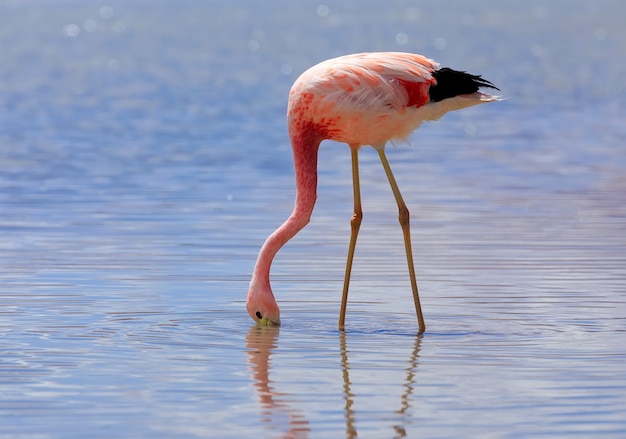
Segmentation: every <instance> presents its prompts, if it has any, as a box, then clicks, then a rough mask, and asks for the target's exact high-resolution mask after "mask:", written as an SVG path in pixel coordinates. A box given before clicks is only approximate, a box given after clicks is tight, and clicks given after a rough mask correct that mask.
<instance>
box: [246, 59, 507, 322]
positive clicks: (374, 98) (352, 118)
mask: <svg viewBox="0 0 626 439" xmlns="http://www.w3.org/2000/svg"><path fill="white" fill-rule="evenodd" d="M481 87H489V88H493V89H496V90H497V87H495V86H494V85H493V84H492V83H491V82H489V81H487V80H485V79H482V78H481V77H480V76H476V75H470V74H469V73H466V72H462V71H456V70H452V69H449V68H441V69H440V68H439V64H437V63H436V62H434V61H432V60H430V59H428V58H425V57H423V56H421V55H415V54H410V53H398V52H381V53H360V54H355V55H346V56H341V57H339V58H334V59H330V60H327V61H324V62H322V63H320V64H317V65H315V66H313V67H311V68H310V69H309V70H307V71H306V72H304V73H303V74H302V75H300V77H299V78H298V79H297V80H296V82H295V83H294V84H293V86H292V87H291V92H290V93H289V106H288V110H287V120H288V124H289V136H290V138H291V145H292V148H293V157H294V164H295V173H296V201H295V206H294V209H293V212H292V213H291V215H290V216H289V218H288V219H287V220H286V221H285V222H284V223H283V224H282V225H281V226H280V227H279V228H278V229H276V231H274V233H272V234H271V235H270V236H269V237H268V238H267V240H266V241H265V243H264V244H263V247H262V248H261V251H260V252H259V256H258V259H257V261H256V265H255V267H254V272H253V274H252V280H251V281H250V288H249V291H248V297H247V301H246V307H247V309H248V313H249V314H250V316H251V317H252V318H253V319H254V320H255V321H257V323H258V324H260V325H279V324H280V311H279V309H278V304H277V303H276V300H275V299H274V294H273V293H272V289H271V287H270V267H271V264H272V260H273V259H274V256H275V255H276V253H277V252H278V250H279V249H280V248H281V247H282V246H283V245H284V244H285V243H286V242H287V241H289V240H290V239H291V238H292V237H293V236H294V235H295V234H296V233H298V232H299V231H300V230H301V229H302V228H303V227H304V226H306V225H307V224H308V222H309V219H310V217H311V213H312V212H313V207H314V206H315V200H316V196H317V195H316V191H317V153H318V148H319V145H320V143H321V142H322V140H324V139H330V140H335V141H338V142H345V143H347V144H348V145H349V146H350V152H351V154H352V178H353V180H352V181H353V189H354V214H353V215H352V219H351V221H350V224H351V234H350V243H349V247H348V258H347V263H346V271H345V277H344V284H343V294H342V298H341V309H340V313H339V329H340V330H343V329H344V327H345V314H346V304H347V301H348V287H349V284H350V273H351V270H352V259H353V256H354V249H355V246H356V240H357V236H358V233H359V227H360V224H361V218H362V216H363V214H362V211H361V195H360V188H359V164H358V152H359V149H360V147H361V146H363V145H370V146H372V147H374V149H376V151H377V152H378V155H379V156H380V161H381V163H382V165H383V168H384V170H385V174H386V175H387V178H388V180H389V184H390V185H391V190H392V191H393V194H394V197H395V199H396V202H397V204H398V210H399V221H400V225H401V227H402V232H403V234H404V246H405V252H406V259H407V263H408V267H409V276H410V280H411V288H412V290H413V299H414V302H415V312H416V314H417V320H418V325H419V332H420V333H422V332H424V331H425V330H426V325H425V323H424V316H423V314H422V309H421V305H420V301H419V295H418V290H417V282H416V280H415V268H414V265H413V254H412V249H411V235H410V226H409V211H408V209H407V207H406V204H405V203H404V200H403V199H402V195H401V194H400V190H399V189H398V185H397V184H396V180H395V178H394V176H393V173H392V172H391V168H390V167H389V162H388V161H387V157H386V156H385V144H386V143H387V142H388V141H389V140H403V139H406V138H407V137H408V136H409V135H410V134H411V133H412V132H413V131H414V130H415V129H416V128H417V127H419V125H420V124H421V123H422V122H423V121H429V120H437V119H439V118H440V117H441V116H443V115H444V114H445V113H447V112H448V111H452V110H459V109H462V108H466V107H471V106H473V105H477V104H482V103H485V102H492V101H496V100H498V97H496V96H491V95H488V94H484V93H480V92H479V91H478V90H479V88H481Z"/></svg>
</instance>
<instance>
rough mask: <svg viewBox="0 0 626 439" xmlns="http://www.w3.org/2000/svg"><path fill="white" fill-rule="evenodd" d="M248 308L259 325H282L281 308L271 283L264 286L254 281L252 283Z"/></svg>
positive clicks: (247, 301)
mask: <svg viewBox="0 0 626 439" xmlns="http://www.w3.org/2000/svg"><path fill="white" fill-rule="evenodd" d="M246 308H247V309H248V314H250V317H252V320H254V321H255V322H256V323H257V325H258V326H278V325H280V310H279V309H278V304H277V303H276V299H274V294H273V293H272V289H271V288H270V286H269V284H268V285H266V286H263V287H261V286H259V285H256V284H254V283H253V284H251V285H250V289H249V290H248V298H247V299H246Z"/></svg>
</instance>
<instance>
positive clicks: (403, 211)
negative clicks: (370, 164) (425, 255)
mask: <svg viewBox="0 0 626 439" xmlns="http://www.w3.org/2000/svg"><path fill="white" fill-rule="evenodd" d="M376 150H377V151H378V156H379V157H380V161H381V163H382V164H383V168H384V169H385V174H387V179H388V180H389V184H390V185H391V190H392V191H393V196H394V197H396V203H397V204H398V220H399V221H400V226H402V234H403V235H404V249H405V251H406V261H407V264H408V265H409V277H410V279H411V289H412V290H413V300H414V302H415V313H416V314H417V323H418V326H419V333H420V334H421V333H423V332H424V331H426V324H425V323H424V315H423V314H422V306H421V305H420V297H419V293H418V291H417V281H416V280H415V266H414V265H413V249H412V247H411V227H410V225H409V209H407V207H406V204H405V203H404V200H403V199H402V194H401V193H400V189H398V184H397V183H396V179H395V178H394V176H393V172H391V167H390V166H389V162H388V161H387V156H385V150H384V149H383V148H377V149H376Z"/></svg>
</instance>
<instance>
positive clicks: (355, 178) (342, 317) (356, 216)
mask: <svg viewBox="0 0 626 439" xmlns="http://www.w3.org/2000/svg"><path fill="white" fill-rule="evenodd" d="M350 152H351V154H352V189H353V191H354V213H353V214H352V219H351V220H350V244H349V246H348V260H347V261H346V275H345V276H344V278H343V293H342V295H341V309H340V310H339V329H340V330H341V331H343V330H344V328H345V323H346V306H347V305H348V288H349V287H350V273H351V272H352V260H353V259H354V249H355V247H356V239H357V237H358V235H359V228H360V227H361V219H362V218H363V211H362V209H361V189H360V184H359V148H358V147H357V146H350Z"/></svg>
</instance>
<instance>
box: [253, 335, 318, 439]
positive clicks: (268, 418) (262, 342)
mask: <svg viewBox="0 0 626 439" xmlns="http://www.w3.org/2000/svg"><path fill="white" fill-rule="evenodd" d="M279 332H280V328H278V327H258V326H252V327H251V328H250V330H249V331H248V334H247V335H246V348H247V353H248V364H249V365H250V371H251V373H252V380H253V382H254V388H255V389H256V391H257V395H258V397H259V404H260V408H261V422H262V423H263V424H264V425H267V428H268V429H269V430H271V431H276V430H277V429H278V430H280V429H281V428H282V426H281V425H279V423H278V422H276V418H278V417H279V416H280V415H281V414H286V415H287V417H288V419H289V423H288V427H289V429H288V430H287V431H285V432H284V433H283V437H285V438H308V437H309V434H310V432H311V426H310V425H309V421H308V419H307V418H306V417H305V416H304V414H302V413H299V412H298V411H297V410H296V409H295V408H294V407H292V406H290V405H289V403H288V400H289V398H288V397H289V396H290V395H288V394H285V393H279V392H276V390H275V389H274V386H273V385H272V384H271V383H272V381H271V380H270V369H271V367H270V365H271V362H270V357H271V355H272V352H273V350H274V349H276V347H277V346H278V334H279Z"/></svg>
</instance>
